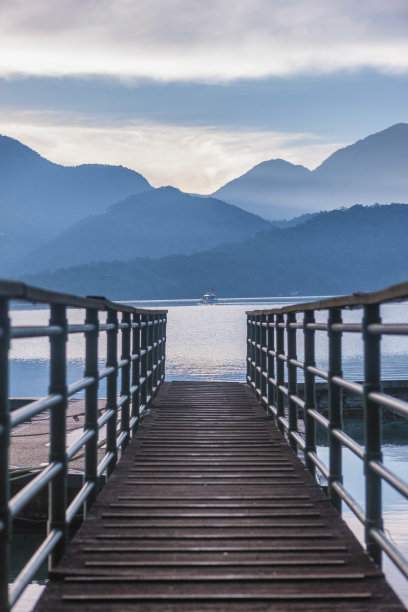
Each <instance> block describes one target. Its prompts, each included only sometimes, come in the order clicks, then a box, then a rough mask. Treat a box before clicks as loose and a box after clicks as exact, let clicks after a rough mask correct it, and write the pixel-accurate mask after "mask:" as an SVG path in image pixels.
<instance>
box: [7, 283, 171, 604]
mask: <svg viewBox="0 0 408 612" xmlns="http://www.w3.org/2000/svg"><path fill="white" fill-rule="evenodd" d="M14 301H20V302H21V301H22V302H32V303H40V304H44V305H46V306H48V307H49V309H50V320H49V323H48V324H47V325H44V324H43V325H31V326H16V325H13V324H12V322H11V320H10V310H11V308H10V303H11V302H14ZM73 308H74V309H81V310H84V311H85V320H84V322H83V323H81V324H75V325H70V324H69V321H68V311H69V309H73ZM32 312H33V316H35V315H34V313H35V311H34V310H33V311H32ZM100 313H106V322H105V321H104V320H103V319H104V317H103V318H102V322H101V317H100ZM118 314H120V315H121V316H120V317H118ZM166 321H167V310H165V309H155V310H150V309H143V308H134V307H133V306H129V305H127V304H123V303H116V302H111V301H110V300H107V299H106V298H105V297H100V296H90V297H87V298H83V297H80V296H76V295H69V294H65V293H59V292H55V291H48V290H46V289H42V288H39V287H33V286H30V285H26V284H25V283H20V282H14V281H0V611H1V612H6V611H8V610H9V609H10V607H11V606H13V605H14V604H15V602H16V601H17V600H18V598H19V597H20V595H21V594H22V593H23V591H24V589H25V587H26V586H27V584H28V583H29V581H30V580H32V579H33V577H34V575H35V573H36V571H37V570H38V569H39V567H40V566H41V564H42V563H43V562H44V561H45V560H46V559H47V557H48V559H49V563H50V566H51V567H53V566H54V565H55V564H56V563H57V562H58V560H59V558H60V557H61V555H62V554H63V552H64V549H65V546H66V544H67V541H68V529H69V526H70V524H71V522H72V520H73V519H74V518H75V516H76V515H77V513H78V512H79V511H80V510H81V509H84V514H85V513H86V512H87V511H88V509H89V508H90V507H91V505H92V503H93V502H94V500H95V499H96V496H97V494H98V488H99V484H100V478H101V476H103V475H106V478H108V477H109V476H110V475H111V473H112V471H113V469H114V467H115V465H116V462H117V459H118V455H119V454H120V453H122V452H123V451H124V450H125V448H126V446H127V444H128V443H129V440H130V438H131V437H132V436H133V435H134V433H135V432H136V430H137V428H138V426H139V424H140V422H141V420H142V419H143V417H144V415H145V414H146V408H147V407H148V405H149V403H150V402H151V401H152V399H153V398H154V396H155V395H156V393H157V391H158V389H159V388H160V386H161V384H162V383H163V381H164V377H165V344H166ZM104 333H106V353H105V352H104V354H103V355H102V354H101V350H100V346H99V336H100V335H101V334H104ZM71 334H82V335H83V336H84V351H83V357H84V372H83V375H82V377H81V378H79V379H78V380H75V381H73V382H71V383H70V384H69V385H68V380H67V363H68V357H67V341H68V338H69V336H70V335H71ZM118 336H119V338H118ZM39 337H40V338H48V339H49V343H50V360H49V364H50V367H49V391H48V395H47V396H44V397H41V398H38V399H37V400H36V401H34V402H31V403H27V404H25V405H23V406H21V407H20V408H17V409H16V410H13V411H11V406H10V398H9V359H10V358H9V350H10V344H11V341H12V340H13V339H18V340H19V341H21V340H22V339H23V340H24V341H27V339H29V338H39ZM118 340H120V342H119V346H118ZM101 357H103V358H105V357H106V365H105V367H102V368H101V367H100V361H101ZM102 379H106V405H105V406H104V407H103V408H100V406H98V400H99V399H100V396H99V394H98V390H99V383H100V381H101V380H102ZM80 391H83V392H84V395H85V399H84V403H85V409H84V413H83V416H84V423H83V431H82V433H81V435H80V437H79V439H77V440H76V441H75V442H74V443H72V444H70V445H69V446H68V444H67V435H66V433H67V432H66V429H67V427H66V423H67V419H68V418H69V415H68V414H67V407H68V398H69V397H71V396H73V395H75V394H76V393H78V392H80ZM46 410H49V415H50V416H49V432H50V445H49V447H50V453H49V458H48V464H47V465H42V466H35V468H32V467H31V468H30V467H29V468H27V472H31V475H32V476H34V478H32V479H31V480H30V481H29V483H28V484H24V486H23V488H22V489H21V490H20V491H19V492H18V493H16V494H15V495H13V496H11V495H10V481H11V475H10V472H9V460H8V449H9V445H10V439H11V432H12V430H13V428H14V427H16V426H17V425H18V424H20V423H21V422H23V421H26V420H28V419H30V418H31V417H33V416H35V415H37V414H40V413H42V412H44V411H46ZM102 427H106V436H105V439H104V440H102V441H101V440H100V438H99V432H100V430H101V428H102ZM104 443H106V450H105V452H104V453H103V457H102V459H100V457H99V455H98V449H99V447H100V446H101V445H102V444H104ZM79 452H81V453H83V455H82V454H81V457H82V456H83V457H84V478H83V485H82V487H81V488H80V490H79V491H78V493H77V494H76V495H75V497H74V499H73V500H72V501H71V502H70V503H69V502H68V499H67V490H68V484H67V475H68V464H69V462H70V461H72V460H73V459H74V458H76V459H78V453H79ZM20 475H21V474H20ZM46 486H49V496H50V497H49V499H50V504H49V511H48V536H47V537H46V539H45V540H44V541H43V542H42V543H41V545H40V546H39V547H38V548H37V550H36V551H35V553H34V554H33V555H32V557H31V558H30V559H29V561H28V562H27V564H26V565H25V566H24V567H23V568H22V569H21V571H20V573H19V575H18V576H17V578H16V580H15V582H14V584H13V587H12V588H11V590H10V592H8V591H9V589H8V569H9V558H10V543H11V538H10V534H11V526H12V521H13V519H14V518H15V517H16V514H17V513H18V512H20V511H21V510H22V509H23V508H24V507H25V506H26V505H27V504H28V503H29V502H30V501H31V500H32V499H34V497H35V496H36V495H37V494H38V493H39V492H40V491H42V490H43V489H44V488H45V487H46Z"/></svg>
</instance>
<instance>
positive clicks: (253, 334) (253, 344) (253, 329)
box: [251, 316, 256, 390]
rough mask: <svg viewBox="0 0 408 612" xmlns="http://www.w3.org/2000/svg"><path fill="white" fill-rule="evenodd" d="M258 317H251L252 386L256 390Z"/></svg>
mask: <svg viewBox="0 0 408 612" xmlns="http://www.w3.org/2000/svg"><path fill="white" fill-rule="evenodd" d="M255 325H256V317H255V316H252V317H251V384H252V388H253V389H254V390H255V389H256V327H255Z"/></svg>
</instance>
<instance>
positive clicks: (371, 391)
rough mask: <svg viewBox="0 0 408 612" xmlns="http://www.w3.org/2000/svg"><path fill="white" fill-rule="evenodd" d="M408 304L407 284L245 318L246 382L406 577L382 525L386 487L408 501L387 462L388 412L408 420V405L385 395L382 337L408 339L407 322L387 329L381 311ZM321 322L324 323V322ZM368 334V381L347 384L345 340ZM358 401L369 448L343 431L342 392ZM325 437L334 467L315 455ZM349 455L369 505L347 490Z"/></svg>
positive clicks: (337, 501) (375, 550) (374, 549)
mask: <svg viewBox="0 0 408 612" xmlns="http://www.w3.org/2000/svg"><path fill="white" fill-rule="evenodd" d="M405 299H408V283H403V284H400V285H395V286H393V287H389V288H388V289H385V290H383V291H379V292H375V293H358V294H353V295H351V296H344V297H338V298H333V299H327V300H322V301H317V302H309V303H304V304H296V305H292V306H286V307H283V308H277V309H272V310H258V311H252V312H247V317H248V318H247V323H248V338H247V382H248V384H249V385H250V387H251V388H252V389H253V391H254V392H255V393H256V395H257V397H258V399H259V401H260V402H261V403H262V404H263V405H264V407H265V408H266V410H267V412H268V413H269V414H270V415H271V416H272V417H273V418H274V420H275V422H276V424H277V426H278V427H279V429H280V430H281V431H282V433H283V434H284V435H285V436H286V437H287V439H288V441H289V443H290V444H291V446H292V447H293V449H294V450H295V451H296V452H300V453H301V455H303V457H304V461H305V463H306V465H307V467H308V468H309V470H310V471H311V473H312V474H313V475H314V476H316V470H317V471H318V473H320V474H322V475H323V477H324V479H325V480H326V481H327V488H328V494H329V496H330V498H331V500H332V502H333V504H334V506H335V507H336V508H337V510H338V511H339V512H340V513H341V506H342V501H344V502H345V503H346V504H347V506H348V507H349V508H350V510H351V511H352V512H353V513H354V514H355V515H356V517H357V518H358V519H359V520H360V521H361V523H362V524H363V525H364V533H365V536H364V537H365V543H366V549H367V552H368V553H369V555H370V556H371V557H372V558H373V560H374V561H375V562H376V563H377V564H378V565H379V566H381V561H382V559H381V557H382V552H383V551H384V552H385V553H386V554H387V555H388V556H389V557H390V559H391V560H392V561H393V562H394V563H395V565H396V566H397V567H398V568H399V569H400V571H401V572H402V573H403V574H404V575H405V576H406V577H408V561H407V559H406V558H405V557H404V556H403V555H402V553H401V552H400V551H399V550H398V548H397V547H396V546H395V544H394V543H393V542H392V541H391V539H390V538H389V537H387V535H386V533H385V530H384V525H383V513H382V481H383V480H384V481H385V482H387V483H388V484H389V485H391V487H393V488H394V489H395V490H396V491H398V492H399V493H400V494H401V495H402V496H403V497H404V498H405V499H408V483H407V482H406V481H405V482H404V481H403V480H402V479H401V478H400V477H399V476H397V475H396V474H395V473H393V472H392V471H391V470H390V469H389V468H388V467H387V466H386V465H384V463H383V455H382V442H381V439H382V432H381V430H382V427H381V420H382V418H381V417H382V409H383V408H384V407H385V408H387V409H388V410H391V411H392V412H393V413H394V414H396V415H398V416H402V417H405V418H408V402H405V401H402V400H400V399H396V398H394V397H392V396H391V395H388V394H386V393H383V392H382V391H381V368H380V360H381V348H380V341H381V337H382V336H383V335H386V334H387V335H408V323H398V324H395V323H382V321H381V317H380V305H381V304H384V303H387V302H393V301H401V300H405ZM351 308H353V309H354V308H359V309H362V311H363V314H362V317H361V322H360V323H343V320H342V314H343V311H344V310H345V309H351ZM317 311H323V312H326V313H327V316H325V315H324V314H323V315H322V316H325V322H316V319H315V312H317ZM320 318H321V317H320ZM316 332H325V333H326V334H327V336H328V370H327V371H325V370H322V369H319V368H317V367H316V359H315V334H316ZM344 333H351V334H362V338H363V345H364V381H363V383H362V384H360V383H356V382H353V381H350V380H347V379H345V378H344V377H343V373H342V335H343V334H344ZM299 334H301V335H302V336H303V338H302V343H303V346H302V352H303V355H304V358H303V359H304V360H303V361H299V360H298V357H297V352H298V351H297V349H298V347H299V345H298V336H299ZM285 366H286V375H285ZM299 370H301V371H302V372H303V377H304V384H303V393H302V395H303V397H300V395H299V392H298V383H297V373H298V371H299ZM316 378H320V379H323V380H325V381H327V385H328V418H326V417H325V416H324V415H323V414H322V413H321V412H320V411H319V410H317V407H316V388H315V379H316ZM343 389H345V390H348V391H349V392H352V393H354V394H356V395H357V396H360V397H361V399H362V406H363V418H364V445H361V444H359V443H358V442H357V441H356V440H354V439H353V438H352V437H350V436H349V435H348V434H347V433H346V432H345V431H344V430H343V406H342V390H343ZM317 424H319V425H320V426H321V427H323V428H324V429H325V430H326V431H327V435H328V444H329V465H328V466H326V465H325V464H324V462H323V461H322V460H321V458H320V457H319V456H318V453H317V450H316V425H317ZM343 447H345V448H347V449H349V450H350V451H351V452H352V453H353V454H354V455H355V456H357V457H358V458H359V459H361V461H362V462H363V464H364V478H365V507H364V508H363V507H361V505H360V504H359V503H358V502H357V501H356V500H355V499H354V498H353V496H352V495H351V494H350V492H349V491H348V490H347V489H346V488H345V486H344V484H343V466H342V451H343Z"/></svg>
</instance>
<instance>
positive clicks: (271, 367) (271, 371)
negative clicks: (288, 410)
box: [266, 314, 276, 412]
mask: <svg viewBox="0 0 408 612" xmlns="http://www.w3.org/2000/svg"><path fill="white" fill-rule="evenodd" d="M266 321H267V323H268V412H271V410H270V409H269V406H273V407H274V408H276V406H275V396H276V379H275V328H274V327H272V326H273V325H274V323H275V315H273V314H270V315H267V317H266Z"/></svg>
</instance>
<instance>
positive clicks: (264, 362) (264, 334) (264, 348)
mask: <svg viewBox="0 0 408 612" xmlns="http://www.w3.org/2000/svg"><path fill="white" fill-rule="evenodd" d="M266 320H267V317H266V315H261V317H260V321H261V364H260V365H261V401H262V402H263V403H264V404H265V408H266V410H267V409H268V398H267V388H268V385H267V382H268V381H267V375H268V371H267V360H268V356H267V352H266V351H267V350H268V347H267V337H268V330H267V322H266Z"/></svg>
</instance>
